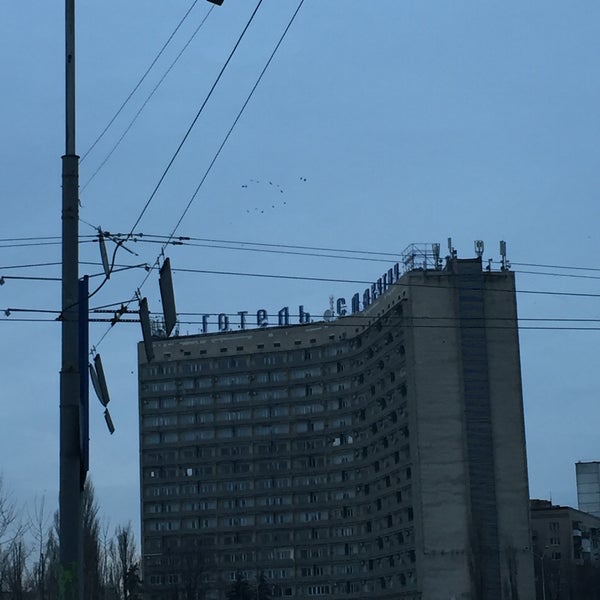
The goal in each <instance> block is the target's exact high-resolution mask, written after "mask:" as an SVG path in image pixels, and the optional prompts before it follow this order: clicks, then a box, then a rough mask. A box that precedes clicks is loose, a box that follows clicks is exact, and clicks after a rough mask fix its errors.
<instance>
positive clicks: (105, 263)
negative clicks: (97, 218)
mask: <svg viewBox="0 0 600 600" xmlns="http://www.w3.org/2000/svg"><path fill="white" fill-rule="evenodd" d="M98 244H99V245H100V258H101V259H102V268H103V269H104V275H105V276H106V279H110V265H109V263H108V253H107V252H106V242H105V241H104V232H103V231H102V229H100V228H99V229H98Z"/></svg>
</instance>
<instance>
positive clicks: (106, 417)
mask: <svg viewBox="0 0 600 600" xmlns="http://www.w3.org/2000/svg"><path fill="white" fill-rule="evenodd" d="M104 420H105V421H106V426H107V427H108V431H109V433H110V435H112V434H113V433H114V432H115V426H114V424H113V420H112V419H111V418H110V413H109V412H108V408H107V409H105V411H104Z"/></svg>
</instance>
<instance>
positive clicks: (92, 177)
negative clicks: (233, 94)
mask: <svg viewBox="0 0 600 600" xmlns="http://www.w3.org/2000/svg"><path fill="white" fill-rule="evenodd" d="M213 8H214V6H211V7H210V9H209V11H208V12H207V13H206V15H205V16H204V18H203V19H202V21H200V25H198V27H196V29H195V30H194V32H193V33H192V35H191V36H190V38H189V39H188V41H187V42H186V43H185V45H184V46H183V48H182V49H181V50H180V51H179V53H178V54H177V56H176V57H175V59H174V60H173V61H172V62H171V64H170V65H169V67H168V68H167V70H166V71H165V72H164V74H163V75H162V77H161V78H160V79H159V80H158V83H157V84H156V85H155V86H154V87H153V88H152V90H151V92H150V94H149V95H148V96H147V97H146V99H145V100H144V102H143V104H142V105H141V106H140V108H139V109H138V110H137V112H136V113H135V115H134V116H133V118H132V119H131V121H130V122H129V124H128V125H127V127H126V128H125V129H124V130H123V132H122V133H121V135H120V136H119V139H118V140H117V141H116V143H115V144H114V145H113V147H112V148H111V149H110V151H109V152H108V154H107V155H106V156H105V157H104V159H103V160H102V162H101V163H100V165H99V166H98V168H97V169H96V170H95V171H94V172H93V173H92V175H91V176H90V177H89V178H88V180H87V181H86V182H85V183H84V184H83V186H82V187H81V191H82V192H83V191H85V189H86V188H87V187H88V185H89V184H90V183H91V182H92V181H93V180H94V178H95V177H96V175H98V173H99V172H100V171H101V169H102V168H103V167H104V165H105V164H106V163H107V162H108V161H109V160H110V157H111V156H112V155H113V154H114V152H115V150H116V149H117V148H118V147H119V146H120V145H121V142H122V141H123V139H124V138H125V136H126V135H127V134H128V133H129V131H130V130H131V128H132V127H133V125H134V124H135V122H136V121H137V119H138V117H139V116H140V115H141V114H142V112H143V110H144V109H145V108H146V105H147V104H148V103H149V102H150V100H151V99H152V98H153V96H154V94H155V93H156V92H157V90H158V88H159V87H160V86H161V85H162V83H163V81H164V80H165V79H166V78H167V75H169V73H170V72H171V71H172V69H173V67H175V65H176V64H177V62H178V61H179V59H180V58H181V56H182V55H183V53H184V52H185V51H186V50H187V48H188V46H189V45H190V44H191V43H192V41H193V40H194V38H195V37H196V35H197V34H198V32H199V31H200V29H201V28H202V26H203V25H204V23H205V22H206V20H207V19H208V17H209V16H210V13H211V12H212V10H213Z"/></svg>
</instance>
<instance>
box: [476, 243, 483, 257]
mask: <svg viewBox="0 0 600 600" xmlns="http://www.w3.org/2000/svg"><path fill="white" fill-rule="evenodd" d="M483 249H484V244H483V240H475V254H477V257H478V258H481V257H482V256H483Z"/></svg>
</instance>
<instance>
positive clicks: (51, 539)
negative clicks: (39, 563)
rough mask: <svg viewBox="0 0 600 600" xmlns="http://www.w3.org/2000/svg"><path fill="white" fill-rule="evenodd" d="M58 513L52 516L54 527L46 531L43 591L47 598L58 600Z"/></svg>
mask: <svg viewBox="0 0 600 600" xmlns="http://www.w3.org/2000/svg"><path fill="white" fill-rule="evenodd" d="M57 527H58V513H55V515H54V527H52V528H50V530H49V531H48V539H47V540H46V573H45V577H44V589H45V593H46V594H47V597H48V598H58V591H59V590H58V585H59V574H60V554H59V547H58V533H57V531H58V530H57Z"/></svg>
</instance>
